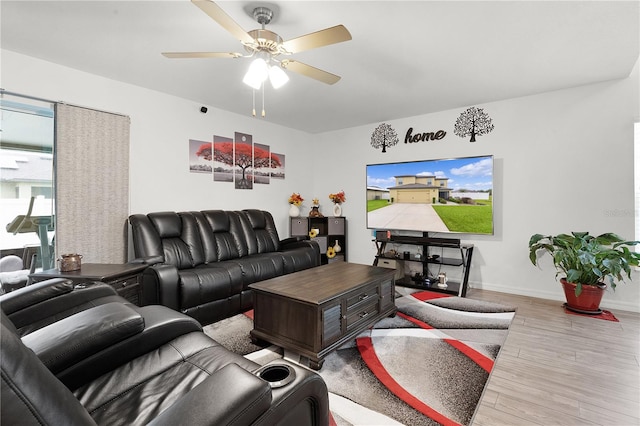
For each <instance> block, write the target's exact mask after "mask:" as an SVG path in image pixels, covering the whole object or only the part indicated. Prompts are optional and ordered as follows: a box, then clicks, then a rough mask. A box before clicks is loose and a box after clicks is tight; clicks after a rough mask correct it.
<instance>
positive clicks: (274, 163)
mask: <svg viewBox="0 0 640 426" xmlns="http://www.w3.org/2000/svg"><path fill="white" fill-rule="evenodd" d="M284 164H285V155H284V154H279V153H275V152H271V147H270V146H269V145H264V144H259V143H254V142H253V136H252V135H250V134H248V133H241V132H235V133H234V137H233V138H228V137H225V136H218V135H214V136H213V142H206V141H199V140H195V139H190V140H189V171H190V172H191V173H207V174H212V175H213V180H214V181H215V182H229V183H233V182H235V188H236V189H253V185H254V184H257V185H268V184H269V183H270V182H271V179H284V178H285V170H284Z"/></svg>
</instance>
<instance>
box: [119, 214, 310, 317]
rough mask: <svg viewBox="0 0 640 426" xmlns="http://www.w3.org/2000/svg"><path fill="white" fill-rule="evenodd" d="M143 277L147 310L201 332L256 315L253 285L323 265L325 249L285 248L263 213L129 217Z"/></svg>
mask: <svg viewBox="0 0 640 426" xmlns="http://www.w3.org/2000/svg"><path fill="white" fill-rule="evenodd" d="M129 222H130V224H131V232H132V239H133V247H134V255H135V257H136V259H138V261H144V262H146V263H149V264H152V265H153V266H151V267H149V268H147V269H146V270H145V272H144V274H143V282H142V297H141V304H143V305H146V304H161V305H165V306H168V307H170V308H172V309H175V310H177V311H180V312H183V313H186V314H187V315H190V316H192V317H194V318H196V319H197V320H199V321H200V322H201V323H202V324H203V325H206V324H209V323H212V322H215V321H218V320H220V319H223V318H227V317H230V316H233V315H235V314H238V313H241V312H244V311H246V310H248V309H250V308H251V307H252V293H251V290H250V289H249V287H248V286H249V285H250V284H252V283H255V282H258V281H262V280H266V279H269V278H273V277H277V276H281V275H284V274H289V273H292V272H296V271H301V270H303V269H307V268H312V267H315V266H319V265H320V248H319V246H318V244H317V243H316V242H315V241H310V240H308V239H301V238H287V239H284V240H280V239H279V237H278V232H277V230H276V227H275V223H274V221H273V217H272V215H271V214H270V213H269V212H266V211H263V210H243V211H223V210H207V211H201V212H181V213H176V212H157V213H149V214H147V215H143V214H134V215H131V216H130V217H129Z"/></svg>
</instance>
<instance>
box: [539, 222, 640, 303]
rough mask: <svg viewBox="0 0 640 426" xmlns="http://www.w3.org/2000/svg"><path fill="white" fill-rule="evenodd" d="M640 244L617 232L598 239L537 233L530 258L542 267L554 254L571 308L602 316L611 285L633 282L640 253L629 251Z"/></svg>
mask: <svg viewBox="0 0 640 426" xmlns="http://www.w3.org/2000/svg"><path fill="white" fill-rule="evenodd" d="M639 243H640V241H625V240H624V239H622V238H621V237H619V236H618V235H616V234H613V233H605V234H602V235H599V236H597V237H595V236H593V235H589V233H588V232H572V233H571V235H569V234H559V235H541V234H535V235H532V236H531V239H530V240H529V259H530V260H531V263H533V264H534V265H538V259H539V258H540V256H541V255H543V254H544V253H548V254H549V255H551V257H552V260H553V265H554V266H555V267H556V269H557V273H556V278H557V277H558V276H559V275H563V276H562V277H561V279H560V282H561V284H562V286H563V288H564V293H565V297H566V299H567V304H566V306H567V308H569V309H571V310H574V311H578V312H582V313H600V312H602V311H601V310H600V300H601V299H602V295H603V293H604V290H605V288H606V287H607V285H609V286H611V288H612V289H613V290H614V291H615V289H616V284H617V283H619V282H622V281H624V278H625V276H626V277H627V278H629V279H631V268H632V267H634V266H638V264H639V263H640V254H639V253H636V252H635V251H632V250H630V249H629V248H630V247H632V246H634V245H636V244H639Z"/></svg>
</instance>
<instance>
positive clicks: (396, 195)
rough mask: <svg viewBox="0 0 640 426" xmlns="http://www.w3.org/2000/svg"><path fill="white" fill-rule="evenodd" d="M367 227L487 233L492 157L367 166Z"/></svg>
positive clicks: (489, 227) (490, 221)
mask: <svg viewBox="0 0 640 426" xmlns="http://www.w3.org/2000/svg"><path fill="white" fill-rule="evenodd" d="M366 171H367V190H366V193H367V204H366V205H367V228H369V229H388V230H402V231H418V232H432V233H439V232H442V233H468V234H493V156H491V155H488V156H481V157H461V158H448V159H437V160H422V161H408V162H398V163H384V164H369V165H367V170H366Z"/></svg>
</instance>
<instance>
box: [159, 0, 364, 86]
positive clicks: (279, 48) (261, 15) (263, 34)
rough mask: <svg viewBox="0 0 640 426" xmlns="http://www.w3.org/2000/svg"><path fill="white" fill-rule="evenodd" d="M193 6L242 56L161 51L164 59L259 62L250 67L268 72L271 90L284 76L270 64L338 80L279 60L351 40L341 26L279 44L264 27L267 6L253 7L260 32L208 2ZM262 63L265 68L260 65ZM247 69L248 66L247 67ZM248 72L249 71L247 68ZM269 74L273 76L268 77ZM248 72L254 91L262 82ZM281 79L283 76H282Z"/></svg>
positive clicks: (331, 81) (320, 78)
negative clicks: (241, 49) (235, 43)
mask: <svg viewBox="0 0 640 426" xmlns="http://www.w3.org/2000/svg"><path fill="white" fill-rule="evenodd" d="M191 2H192V3H193V4H195V5H196V6H198V7H199V8H200V9H201V10H202V11H203V12H204V13H206V14H207V15H209V16H210V17H211V18H212V19H213V20H214V21H216V22H217V23H218V24H219V25H220V26H222V27H223V28H224V29H226V30H227V31H229V32H230V33H231V35H233V36H234V37H235V38H237V39H238V40H240V42H241V43H242V44H243V45H244V49H245V51H246V52H247V53H246V54H242V53H238V52H164V53H162V54H163V55H164V56H166V57H167V58H241V57H254V58H257V59H260V60H262V61H254V63H252V67H253V66H254V64H255V63H256V62H258V63H259V65H256V66H258V67H261V68H262V72H263V73H268V75H269V78H270V79H271V83H272V84H273V85H274V87H279V86H278V85H282V84H284V83H283V82H282V79H284V82H286V81H287V80H288V77H287V76H286V74H285V73H284V72H282V70H280V69H279V68H278V67H277V66H271V63H275V64H279V66H280V67H281V68H284V69H286V70H289V71H293V72H296V73H298V74H302V75H304V76H307V77H310V78H313V79H315V80H318V81H321V82H323V83H326V84H335V83H337V82H338V81H339V80H340V76H337V75H335V74H332V73H330V72H327V71H323V70H321V69H318V68H315V67H312V66H311V65H307V64H304V63H302V62H299V61H296V60H293V59H279V57H280V56H281V55H283V56H288V55H291V54H294V53H299V52H303V51H305V50H311V49H315V48H318V47H322V46H328V45H331V44H336V43H341V42H343V41H348V40H351V34H350V33H349V31H348V30H347V29H346V28H345V27H344V26H343V25H336V26H335V27H331V28H326V29H324V30H320V31H316V32H314V33H310V34H306V35H303V36H300V37H296V38H293V39H291V40H287V41H283V40H282V38H281V37H280V36H279V35H278V34H276V33H274V32H272V31H269V30H267V29H265V25H267V24H269V23H270V22H271V19H272V18H273V11H272V10H271V9H269V8H268V7H256V8H255V9H254V10H253V17H254V19H255V20H256V21H257V22H258V23H259V24H261V25H262V28H261V29H256V30H251V31H249V32H247V31H245V30H244V29H243V28H242V27H241V26H240V25H238V24H237V23H236V22H235V21H234V20H233V19H232V18H231V17H230V16H229V15H228V14H227V13H226V12H225V11H224V10H222V9H221V8H220V6H218V5H217V4H216V3H214V2H213V1H210V0H191ZM264 64H266V66H265V65H264ZM250 68H251V67H250ZM250 72H251V69H250ZM272 74H273V76H272ZM248 76H249V73H247V76H245V80H243V81H244V82H245V83H247V84H249V85H250V86H252V87H254V89H258V88H259V87H260V85H261V84H262V81H264V79H266V75H264V77H265V78H262V80H261V81H260V82H259V84H258V82H257V81H255V80H251V79H249V78H248ZM283 76H284V77H283Z"/></svg>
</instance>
